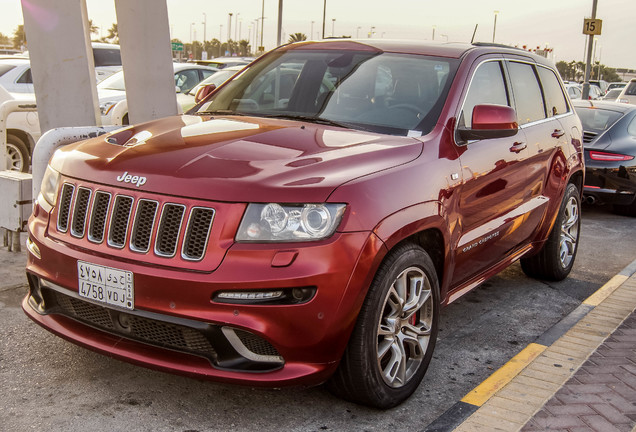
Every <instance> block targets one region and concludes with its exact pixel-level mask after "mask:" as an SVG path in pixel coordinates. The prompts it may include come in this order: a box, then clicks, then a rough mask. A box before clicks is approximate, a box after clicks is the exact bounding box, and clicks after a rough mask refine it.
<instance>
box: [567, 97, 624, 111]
mask: <svg viewBox="0 0 636 432" xmlns="http://www.w3.org/2000/svg"><path fill="white" fill-rule="evenodd" d="M572 104H573V105H574V107H575V108H601V109H607V110H610V111H618V112H621V113H628V112H630V111H634V110H636V105H630V104H625V103H618V102H610V101H602V100H587V101H586V100H581V99H577V100H573V101H572Z"/></svg>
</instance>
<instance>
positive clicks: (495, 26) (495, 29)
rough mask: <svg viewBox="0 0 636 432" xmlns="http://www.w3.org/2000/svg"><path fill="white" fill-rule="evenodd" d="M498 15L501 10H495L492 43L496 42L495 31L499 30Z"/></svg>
mask: <svg viewBox="0 0 636 432" xmlns="http://www.w3.org/2000/svg"><path fill="white" fill-rule="evenodd" d="M497 15H499V11H498V10H496V11H495V22H494V24H493V25H492V43H495V32H496V31H497Z"/></svg>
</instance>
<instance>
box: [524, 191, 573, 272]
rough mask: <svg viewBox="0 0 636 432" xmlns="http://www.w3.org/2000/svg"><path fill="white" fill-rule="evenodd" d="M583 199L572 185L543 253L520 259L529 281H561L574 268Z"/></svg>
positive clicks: (542, 250)
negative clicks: (530, 279)
mask: <svg viewBox="0 0 636 432" xmlns="http://www.w3.org/2000/svg"><path fill="white" fill-rule="evenodd" d="M580 216H581V196H580V194H579V190H578V188H577V187H576V186H575V185H574V184H572V183H570V184H568V185H567V188H566V191H565V196H564V197H563V201H562V202H561V208H560V209H559V214H558V215H557V219H556V221H555V223H554V227H552V231H551V232H550V237H548V241H547V242H546V244H545V245H543V248H542V249H541V251H540V252H539V253H538V254H536V255H533V256H531V257H528V258H522V259H521V268H522V269H523V271H524V273H525V274H527V275H528V276H530V277H535V278H538V279H547V280H554V281H560V280H563V279H565V278H566V277H567V275H568V274H569V273H570V271H571V270H572V266H573V265H574V259H575V257H576V252H577V250H578V244H579V231H580V227H581V217H580Z"/></svg>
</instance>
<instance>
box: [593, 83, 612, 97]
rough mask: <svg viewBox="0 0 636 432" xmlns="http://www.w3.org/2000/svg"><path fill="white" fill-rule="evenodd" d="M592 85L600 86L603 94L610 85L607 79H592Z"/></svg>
mask: <svg viewBox="0 0 636 432" xmlns="http://www.w3.org/2000/svg"><path fill="white" fill-rule="evenodd" d="M590 85H593V86H596V87H598V89H599V90H600V91H601V95H604V94H605V92H606V91H607V89H608V87H609V84H608V82H607V81H605V80H590Z"/></svg>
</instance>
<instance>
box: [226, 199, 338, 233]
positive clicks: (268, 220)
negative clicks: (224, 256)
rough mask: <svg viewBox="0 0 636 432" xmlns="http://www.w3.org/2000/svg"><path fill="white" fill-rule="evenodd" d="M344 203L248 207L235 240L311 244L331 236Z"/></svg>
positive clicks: (271, 204)
mask: <svg viewBox="0 0 636 432" xmlns="http://www.w3.org/2000/svg"><path fill="white" fill-rule="evenodd" d="M345 207H346V206H345V204H276V203H270V204H249V205H248V206H247V210H246V211H245V215H244V216H243V220H242V221H241V226H239V230H238V233H237V235H236V241H249V242H289V241H313V240H321V239H324V238H327V237H329V236H331V235H332V234H333V233H334V231H335V230H336V228H337V227H338V224H339V223H340V220H341V219H342V214H343V213H344V210H345Z"/></svg>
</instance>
